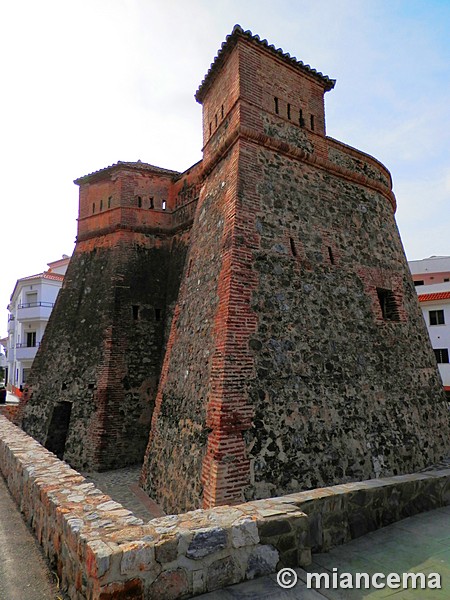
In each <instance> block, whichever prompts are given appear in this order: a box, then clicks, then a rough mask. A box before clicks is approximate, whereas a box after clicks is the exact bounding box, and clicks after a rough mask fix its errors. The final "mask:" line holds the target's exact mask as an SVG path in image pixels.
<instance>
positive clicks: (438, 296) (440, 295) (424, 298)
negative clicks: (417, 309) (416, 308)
mask: <svg viewBox="0 0 450 600" xmlns="http://www.w3.org/2000/svg"><path fill="white" fill-rule="evenodd" d="M435 300H450V292H433V293H432V294H422V295H421V296H419V302H433V301H435Z"/></svg>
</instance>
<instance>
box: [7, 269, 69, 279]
mask: <svg viewBox="0 0 450 600" xmlns="http://www.w3.org/2000/svg"><path fill="white" fill-rule="evenodd" d="M37 277H42V278H43V279H53V280H54V281H62V280H63V279H64V275H61V274H60V273H50V272H49V271H44V272H43V273H36V275H28V276H27V277H21V278H20V279H19V280H18V281H27V280H28V279H36V278H37Z"/></svg>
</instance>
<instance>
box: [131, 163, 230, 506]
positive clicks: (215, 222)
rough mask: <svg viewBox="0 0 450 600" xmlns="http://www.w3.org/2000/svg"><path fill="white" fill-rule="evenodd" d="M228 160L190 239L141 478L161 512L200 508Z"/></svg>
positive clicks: (203, 199) (211, 184) (202, 203)
mask: <svg viewBox="0 0 450 600" xmlns="http://www.w3.org/2000/svg"><path fill="white" fill-rule="evenodd" d="M231 168H232V159H231V158H230V159H228V160H227V161H224V162H223V163H222V164H221V166H220V168H219V169H218V170H217V171H216V172H215V174H214V176H213V177H211V178H210V179H209V180H208V184H207V185H206V186H205V188H204V189H203V190H202V193H201V196H200V199H199V202H198V205H197V212H196V218H195V221H194V225H193V228H192V232H191V240H192V243H191V246H190V248H189V252H188V255H187V258H186V265H185V269H184V273H183V280H182V282H183V283H182V286H181V288H180V293H179V296H178V302H177V306H176V308H175V314H174V318H173V320H172V326H171V331H170V336H169V340H168V344H167V351H166V355H165V358H164V363H163V367H162V373H161V380H160V385H159V390H158V396H157V400H156V408H155V412H154V415H153V421H152V430H151V433H150V439H149V444H148V447H147V452H146V457H145V460H144V467H143V473H142V478H141V481H142V485H143V487H144V489H146V491H148V493H149V495H151V496H152V497H154V498H155V499H157V501H158V502H160V503H161V505H162V506H163V508H164V510H165V511H166V512H174V511H176V512H180V511H183V510H188V509H191V508H198V507H199V506H200V505H201V498H202V495H203V486H202V482H201V480H200V477H201V471H202V463H203V459H204V454H205V450H206V442H207V436H208V424H207V414H206V403H207V399H208V398H209V396H210V394H211V370H212V365H213V360H214V356H215V353H216V351H217V350H216V347H215V337H214V336H215V334H216V329H215V322H214V318H215V314H216V310H217V306H218V303H219V302H220V294H219V286H220V270H221V268H222V261H223V255H224V252H226V251H227V248H228V246H229V242H230V240H229V238H228V237H226V235H225V232H224V223H225V222H226V220H227V218H229V215H228V213H227V208H228V207H227V203H231V198H232V194H233V190H234V186H233V175H232V172H231Z"/></svg>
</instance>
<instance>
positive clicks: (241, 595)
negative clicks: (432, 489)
mask: <svg viewBox="0 0 450 600" xmlns="http://www.w3.org/2000/svg"><path fill="white" fill-rule="evenodd" d="M333 569H337V573H339V574H342V573H353V574H355V573H368V574H369V575H370V576H372V575H373V574H374V573H382V574H384V575H387V574H389V573H398V574H400V575H401V574H403V573H410V572H413V573H424V574H429V573H439V574H440V576H441V585H442V589H420V588H419V587H417V589H402V588H398V589H389V588H388V587H385V588H383V589H375V588H373V587H372V588H370V589H329V590H326V589H323V586H321V588H320V589H319V590H314V589H308V588H307V586H306V581H307V572H306V571H305V570H303V569H295V571H296V573H297V575H298V583H297V584H296V585H295V587H293V588H292V589H290V590H287V589H282V588H281V587H280V586H279V585H278V584H277V582H276V575H269V576H267V577H262V578H259V579H256V580H254V581H248V582H244V583H240V584H238V585H233V586H230V587H228V588H225V589H223V590H217V591H215V592H210V593H209V594H202V595H200V596H197V598H196V600H361V599H370V600H381V599H390V600H449V599H450V506H448V507H445V508H439V509H437V510H433V511H430V512H426V513H422V514H420V515H416V516H414V517H410V518H409V519H405V520H403V521H399V522H398V523H395V524H394V525H390V526H389V527H384V528H383V529H379V530H378V531H374V532H373V533H370V534H368V535H366V536H364V537H362V538H359V539H357V540H353V541H352V542H350V543H348V544H345V545H343V546H338V547H336V548H334V549H333V550H332V551H331V552H328V553H326V554H314V555H313V564H312V565H311V566H310V567H308V569H307V571H308V572H309V573H324V574H329V575H332V574H333ZM331 581H332V580H331ZM377 582H378V583H380V580H377Z"/></svg>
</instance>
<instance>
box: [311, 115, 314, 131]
mask: <svg viewBox="0 0 450 600" xmlns="http://www.w3.org/2000/svg"><path fill="white" fill-rule="evenodd" d="M311 129H312V130H313V131H314V115H311Z"/></svg>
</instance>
